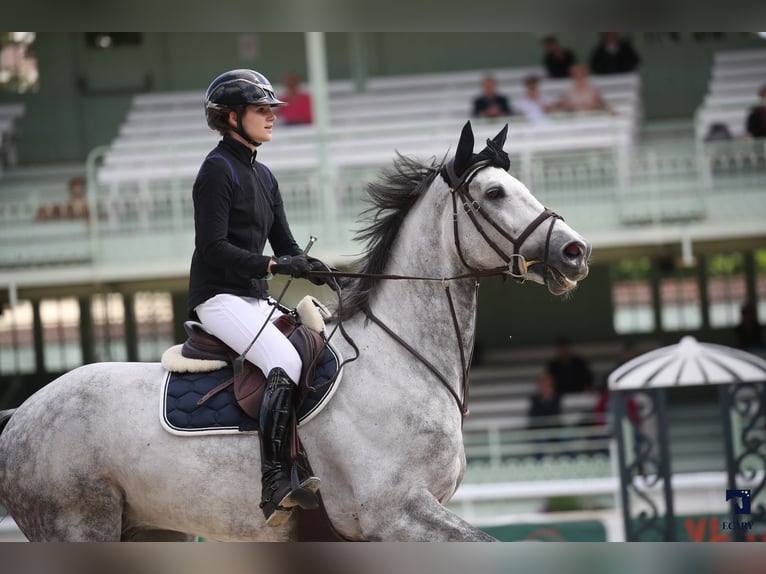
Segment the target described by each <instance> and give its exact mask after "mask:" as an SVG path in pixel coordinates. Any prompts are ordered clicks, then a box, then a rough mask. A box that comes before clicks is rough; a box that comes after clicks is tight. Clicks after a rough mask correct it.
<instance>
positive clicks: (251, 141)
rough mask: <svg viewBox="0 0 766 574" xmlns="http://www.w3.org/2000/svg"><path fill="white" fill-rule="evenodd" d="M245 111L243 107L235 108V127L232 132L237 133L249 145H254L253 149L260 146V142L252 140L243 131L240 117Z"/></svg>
mask: <svg viewBox="0 0 766 574" xmlns="http://www.w3.org/2000/svg"><path fill="white" fill-rule="evenodd" d="M244 111H245V106H237V127H236V129H235V130H234V131H235V132H237V133H238V134H239V135H240V136H242V137H243V138H244V139H245V141H246V142H247V143H249V144H251V145H254V146H255V147H258V146H259V145H261V142H257V141H255V140H253V139H252V138H251V137H250V136H249V135H247V132H246V131H245V127H244V126H243V125H242V116H243V114H244Z"/></svg>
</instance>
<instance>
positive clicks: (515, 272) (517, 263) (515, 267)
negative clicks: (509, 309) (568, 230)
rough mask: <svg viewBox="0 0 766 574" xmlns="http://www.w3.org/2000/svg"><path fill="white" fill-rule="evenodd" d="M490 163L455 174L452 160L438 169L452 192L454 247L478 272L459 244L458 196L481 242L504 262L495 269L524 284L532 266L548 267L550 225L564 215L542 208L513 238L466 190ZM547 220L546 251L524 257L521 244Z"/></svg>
mask: <svg viewBox="0 0 766 574" xmlns="http://www.w3.org/2000/svg"><path fill="white" fill-rule="evenodd" d="M490 165H492V162H491V160H480V161H478V162H476V163H475V164H473V165H472V166H471V167H469V168H468V169H466V170H465V171H464V172H463V174H462V175H461V176H458V175H456V174H455V171H454V165H453V162H449V163H447V164H446V165H445V166H444V167H443V168H442V169H441V172H440V173H441V176H442V178H443V179H444V181H445V182H446V183H447V185H448V186H449V188H450V193H451V195H452V222H453V223H452V226H453V233H454V237H455V246H456V247H457V252H458V256H459V257H460V261H461V262H462V263H463V265H465V266H466V267H467V268H468V269H470V270H472V271H475V272H477V273H478V272H480V271H479V270H478V269H476V268H475V267H473V266H472V265H470V264H469V263H468V262H467V261H466V260H465V257H464V256H463V249H462V246H461V243H460V232H459V230H458V199H460V202H461V203H462V206H463V209H464V210H465V212H466V214H467V215H468V218H469V219H470V220H471V223H473V226H474V227H475V228H476V231H478V232H479V234H480V235H481V236H482V237H483V238H484V241H486V242H487V245H489V246H490V247H491V248H492V250H493V251H494V252H495V253H497V255H498V256H499V257H500V258H501V259H502V260H503V261H504V262H505V264H506V265H505V266H504V267H498V268H496V269H497V270H502V271H503V272H504V273H508V274H509V275H510V276H511V277H513V278H514V279H516V280H517V281H519V282H522V283H523V282H524V281H525V280H526V278H527V271H528V269H529V268H530V267H531V266H532V265H538V264H542V265H544V266H545V268H546V269H547V268H548V252H549V248H550V241H551V234H552V233H553V227H554V225H555V224H556V220H557V219H561V220H562V221H563V220H564V218H563V217H561V216H560V215H559V214H557V213H555V212H554V211H551V210H550V209H548V208H544V209H543V211H542V213H540V214H539V215H538V216H537V217H536V218H535V219H534V220H533V221H532V222H531V223H530V224H529V225H527V227H526V229H524V231H522V232H521V234H520V235H519V236H518V237H513V236H512V235H511V234H510V233H508V232H507V231H506V230H505V229H503V228H502V227H501V226H500V225H498V223H497V222H496V221H495V220H494V219H492V216H491V215H490V214H489V213H487V212H486V211H484V210H482V209H481V205H479V203H478V202H477V201H476V200H474V199H473V197H472V196H471V193H470V191H469V190H468V188H469V186H470V185H471V181H473V178H474V177H476V175H477V174H478V173H479V171H481V170H482V169H483V168H485V167H488V166H490ZM477 214H478V215H480V216H481V218H482V219H483V220H484V221H485V222H486V223H488V224H489V225H490V226H492V227H493V228H494V229H495V231H497V232H498V233H499V234H500V235H502V236H503V238H505V239H506V240H507V241H508V242H509V243H510V244H511V245H512V246H513V253H512V254H511V255H508V254H507V253H506V252H505V250H503V249H502V248H501V247H500V246H499V245H498V244H497V243H495V241H494V240H493V239H492V238H491V237H490V236H489V235H488V234H487V232H486V230H485V229H484V228H483V226H482V224H481V222H480V221H479V218H478V217H477ZM546 219H550V220H551V221H550V225H549V226H548V233H547V235H546V238H545V251H544V254H543V259H542V260H538V259H535V260H533V261H527V260H526V258H525V257H524V256H523V255H522V254H521V253H520V250H521V246H522V245H523V244H524V242H525V241H526V240H527V239H528V238H529V236H530V235H532V233H533V232H534V230H535V229H537V228H538V227H539V226H540V225H541V224H542V223H543V222H544V221H545V220H546ZM542 276H543V282H546V274H545V273H542Z"/></svg>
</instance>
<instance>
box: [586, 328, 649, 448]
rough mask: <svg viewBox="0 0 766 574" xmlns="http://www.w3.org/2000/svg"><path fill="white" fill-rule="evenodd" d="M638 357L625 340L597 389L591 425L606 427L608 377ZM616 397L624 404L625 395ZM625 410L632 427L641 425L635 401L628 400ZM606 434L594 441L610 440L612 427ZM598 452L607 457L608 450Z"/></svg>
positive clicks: (608, 397) (634, 348)
mask: <svg viewBox="0 0 766 574" xmlns="http://www.w3.org/2000/svg"><path fill="white" fill-rule="evenodd" d="M638 355H639V353H638V350H637V349H636V346H635V344H634V342H633V341H631V340H627V341H626V342H625V344H624V346H623V351H622V357H621V359H620V361H619V362H618V363H617V364H616V365H615V366H614V368H613V369H612V370H611V371H609V373H607V375H606V376H605V377H604V380H603V381H602V383H601V388H600V389H598V400H597V401H596V404H595V406H594V407H593V424H594V425H597V426H607V424H608V423H610V422H611V421H610V415H611V410H612V402H611V401H612V395H611V393H610V392H609V375H610V374H611V373H612V372H613V371H614V370H615V369H617V368H618V367H620V366H621V365H623V364H624V363H627V362H628V361H630V360H631V359H634V358H635V357H637V356H638ZM617 396H619V397H620V399H621V400H622V401H623V402H624V401H625V397H626V395H624V394H622V393H618V394H617ZM624 406H625V408H626V409H627V415H628V419H629V420H630V421H631V422H632V423H633V426H634V427H636V428H638V427H640V425H641V416H640V414H639V407H638V402H636V399H634V398H632V397H631V398H629V399H628V402H627V404H625V405H624ZM609 426H610V428H609V429H608V432H606V433H605V434H602V435H600V436H599V435H594V437H593V438H594V439H601V440H603V441H608V440H609V439H610V438H611V435H612V432H613V425H609ZM597 452H600V453H602V454H605V455H607V456H608V455H609V448H604V449H599V450H598V451H597Z"/></svg>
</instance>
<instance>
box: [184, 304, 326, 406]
mask: <svg viewBox="0 0 766 574" xmlns="http://www.w3.org/2000/svg"><path fill="white" fill-rule="evenodd" d="M272 323H273V325H274V326H275V327H276V328H277V329H279V330H280V331H281V332H282V334H284V335H285V337H287V339H288V341H290V342H291V343H292V344H293V346H294V347H295V349H296V350H297V351H298V355H299V356H300V358H301V361H302V363H303V367H302V369H301V377H300V381H298V389H299V391H298V400H297V405H299V404H300V403H301V402H302V401H303V400H304V399H305V398H306V396H307V395H308V393H309V392H310V390H311V389H310V386H311V383H312V382H313V381H314V375H315V372H316V366H317V363H318V362H319V360H320V359H321V357H322V356H323V354H324V350H325V345H326V344H327V343H326V342H325V341H324V339H323V338H322V336H321V335H320V334H319V333H317V332H316V331H313V330H311V329H309V328H308V327H306V326H305V325H303V324H302V323H299V322H298V321H297V320H296V319H294V318H293V317H292V316H290V315H282V316H280V317H277V318H276V319H274V321H272ZM184 329H185V330H186V334H187V335H188V338H187V339H186V341H185V342H184V344H183V346H182V348H181V354H182V355H183V356H184V357H186V358H188V359H207V360H218V361H225V362H227V363H229V364H231V365H232V366H234V361H235V359H236V358H237V357H238V356H239V353H237V352H236V351H234V350H233V349H231V348H230V347H229V346H228V345H226V343H224V342H223V341H221V340H220V339H219V338H218V337H216V336H215V335H211V334H210V333H208V332H207V331H205V329H204V327H203V326H202V324H201V323H197V322H195V321H186V322H185V323H184ZM237 370H238V369H236V367H235V368H234V375H233V376H232V377H231V378H230V379H228V380H227V381H224V382H223V383H221V384H220V385H218V386H217V387H215V388H213V389H211V390H210V391H209V392H208V393H207V394H206V395H205V396H203V397H202V398H201V399H200V400H199V401H197V404H198V405H201V404H203V403H204V402H205V401H207V400H208V399H209V398H210V397H212V396H214V395H215V394H217V393H219V392H220V391H222V390H224V389H225V388H227V387H229V386H230V385H234V397H235V398H236V400H237V403H238V404H239V406H240V407H241V408H242V410H243V411H245V413H246V414H247V415H248V416H249V417H251V418H253V419H256V420H257V419H258V415H259V413H260V407H261V401H262V400H263V392H264V389H265V388H266V374H265V373H263V371H261V369H259V368H258V367H256V366H255V365H253V364H252V363H250V362H249V361H244V363H243V365H242V369H241V372H237Z"/></svg>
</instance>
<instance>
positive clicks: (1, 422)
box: [0, 409, 16, 433]
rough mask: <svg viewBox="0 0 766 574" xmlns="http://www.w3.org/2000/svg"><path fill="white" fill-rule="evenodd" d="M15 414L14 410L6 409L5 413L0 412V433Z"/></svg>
mask: <svg viewBox="0 0 766 574" xmlns="http://www.w3.org/2000/svg"><path fill="white" fill-rule="evenodd" d="M15 412H16V409H8V410H6V411H0V433H2V432H3V429H4V428H5V425H7V424H8V421H9V420H11V416H13V413H15Z"/></svg>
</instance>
